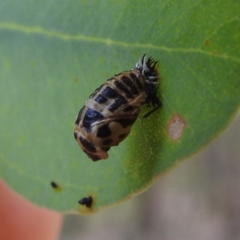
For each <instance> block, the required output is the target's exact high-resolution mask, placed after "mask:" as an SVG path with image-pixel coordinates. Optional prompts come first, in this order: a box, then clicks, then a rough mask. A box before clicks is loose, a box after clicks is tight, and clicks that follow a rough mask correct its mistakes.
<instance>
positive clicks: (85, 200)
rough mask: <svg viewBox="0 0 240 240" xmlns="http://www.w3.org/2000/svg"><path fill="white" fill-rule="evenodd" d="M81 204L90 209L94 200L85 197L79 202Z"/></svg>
mask: <svg viewBox="0 0 240 240" xmlns="http://www.w3.org/2000/svg"><path fill="white" fill-rule="evenodd" d="M78 203H79V204H81V205H85V206H86V207H88V208H90V207H91V206H92V203H93V198H92V197H91V196H89V197H84V198H82V199H80V200H79V201H78Z"/></svg>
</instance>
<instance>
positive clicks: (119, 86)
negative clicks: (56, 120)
mask: <svg viewBox="0 0 240 240" xmlns="http://www.w3.org/2000/svg"><path fill="white" fill-rule="evenodd" d="M156 65H157V61H154V60H153V59H152V58H151V57H150V58H148V59H147V58H146V54H145V55H143V57H141V58H140V59H139V61H138V62H137V64H136V66H135V67H134V68H133V69H132V70H130V71H124V72H121V73H119V74H116V75H115V76H114V77H112V78H110V79H108V80H107V81H106V82H105V83H104V84H103V85H101V86H100V87H99V88H97V89H96V90H95V91H94V93H93V94H91V95H90V97H89V99H88V100H87V101H86V102H85V104H84V106H83V108H82V109H81V110H80V111H79V113H78V116H77V119H76V122H75V128H74V137H75V139H76V140H77V142H78V143H79V145H80V147H81V149H82V150H83V151H84V152H85V153H86V154H87V155H88V157H89V158H91V159H92V160H93V161H97V160H100V159H106V158H108V153H107V151H108V150H109V149H110V148H111V147H112V146H117V145H118V144H119V143H120V142H121V141H123V140H124V139H125V138H126V137H127V136H128V134H129V133H130V131H131V127H132V125H133V124H134V122H135V121H136V119H137V117H138V114H139V112H140V107H141V105H143V104H147V106H149V107H153V109H152V110H151V111H149V112H148V113H147V114H145V115H144V117H148V116H149V115H150V114H151V113H153V112H154V111H156V110H157V109H158V108H159V107H160V106H161V101H160V99H159V98H158V97H157V95H156V93H157V88H158V84H159V75H158V71H157V69H156Z"/></svg>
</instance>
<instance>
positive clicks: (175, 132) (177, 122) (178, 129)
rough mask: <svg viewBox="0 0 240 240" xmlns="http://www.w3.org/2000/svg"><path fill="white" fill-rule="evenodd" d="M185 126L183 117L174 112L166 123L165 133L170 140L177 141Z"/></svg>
mask: <svg viewBox="0 0 240 240" xmlns="http://www.w3.org/2000/svg"><path fill="white" fill-rule="evenodd" d="M185 127H186V122H185V121H184V119H183V118H182V117H181V116H180V115H178V114H176V113H175V114H173V116H172V118H171V119H170V121H169V123H168V125H167V133H168V135H169V137H170V138H171V139H172V140H175V141H177V140H179V139H180V138H181V137H182V135H183V131H184V129H185Z"/></svg>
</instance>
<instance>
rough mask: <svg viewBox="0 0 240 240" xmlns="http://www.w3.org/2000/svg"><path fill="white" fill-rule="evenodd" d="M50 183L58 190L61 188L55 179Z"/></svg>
mask: <svg viewBox="0 0 240 240" xmlns="http://www.w3.org/2000/svg"><path fill="white" fill-rule="evenodd" d="M50 185H51V187H52V188H53V189H55V190H58V191H59V190H61V187H60V185H59V184H58V183H56V182H54V181H52V182H50Z"/></svg>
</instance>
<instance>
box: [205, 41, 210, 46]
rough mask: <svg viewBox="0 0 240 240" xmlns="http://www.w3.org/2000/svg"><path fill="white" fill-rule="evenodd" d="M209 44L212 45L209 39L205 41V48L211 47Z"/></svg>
mask: <svg viewBox="0 0 240 240" xmlns="http://www.w3.org/2000/svg"><path fill="white" fill-rule="evenodd" d="M209 44H210V41H209V39H207V40H206V41H205V46H207V47H208V46H209Z"/></svg>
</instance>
